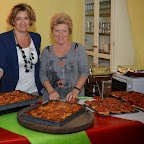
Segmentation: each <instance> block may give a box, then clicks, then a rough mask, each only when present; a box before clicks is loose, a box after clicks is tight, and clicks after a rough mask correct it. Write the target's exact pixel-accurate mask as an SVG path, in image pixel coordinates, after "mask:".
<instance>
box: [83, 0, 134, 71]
mask: <svg viewBox="0 0 144 144" xmlns="http://www.w3.org/2000/svg"><path fill="white" fill-rule="evenodd" d="M84 13H85V14H84V17H85V21H84V25H85V28H84V31H85V32H84V46H85V48H86V51H87V54H88V58H89V62H91V63H96V64H97V65H98V66H100V67H103V66H106V67H110V69H111V70H112V71H116V70H117V66H118V65H132V64H134V56H133V46H132V38H131V31H130V23H129V17H128V11H127V1H126V0H85V10H84Z"/></svg>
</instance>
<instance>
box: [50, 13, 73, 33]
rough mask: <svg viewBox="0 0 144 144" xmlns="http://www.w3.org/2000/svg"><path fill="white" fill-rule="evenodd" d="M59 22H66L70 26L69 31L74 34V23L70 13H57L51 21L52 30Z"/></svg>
mask: <svg viewBox="0 0 144 144" xmlns="http://www.w3.org/2000/svg"><path fill="white" fill-rule="evenodd" d="M58 24H66V25H67V26H68V29H69V33H70V34H72V28H73V24H72V19H71V18H70V16H69V15H67V14H65V13H58V14H55V15H54V16H53V17H52V19H51V23H50V28H51V31H53V29H54V26H56V25H58Z"/></svg>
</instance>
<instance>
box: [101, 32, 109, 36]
mask: <svg viewBox="0 0 144 144" xmlns="http://www.w3.org/2000/svg"><path fill="white" fill-rule="evenodd" d="M99 35H101V36H110V33H99Z"/></svg>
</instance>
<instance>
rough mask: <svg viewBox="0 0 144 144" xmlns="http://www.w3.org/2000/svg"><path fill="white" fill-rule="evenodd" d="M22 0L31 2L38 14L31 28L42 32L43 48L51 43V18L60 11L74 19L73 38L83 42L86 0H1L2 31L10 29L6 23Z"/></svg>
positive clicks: (0, 20)
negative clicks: (9, 15)
mask: <svg viewBox="0 0 144 144" xmlns="http://www.w3.org/2000/svg"><path fill="white" fill-rule="evenodd" d="M20 2H25V3H28V4H30V5H31V6H32V7H33V9H34V11H35V13H36V16H37V22H36V24H35V26H34V27H32V28H31V29H30V30H31V31H35V32H38V33H40V34H41V36H42V46H41V48H42V49H43V48H44V47H45V46H46V45H50V44H51V43H52V41H51V31H50V26H49V24H50V19H51V17H52V16H53V15H54V14H55V13H58V12H65V13H67V14H68V15H70V16H71V18H72V20H73V34H72V40H73V41H75V42H80V43H83V21H84V20H83V3H84V0H0V33H2V32H5V31H7V30H10V29H11V27H9V26H8V25H7V23H6V19H7V16H8V14H9V12H10V10H11V8H12V7H13V6H14V5H15V4H17V3H20Z"/></svg>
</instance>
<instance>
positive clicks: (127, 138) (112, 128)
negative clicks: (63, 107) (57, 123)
mask: <svg viewBox="0 0 144 144" xmlns="http://www.w3.org/2000/svg"><path fill="white" fill-rule="evenodd" d="M84 100H85V99H83V100H80V103H82V102H83V101H84ZM125 116H126V117H124V114H123V115H118V116H117V115H112V116H100V115H98V114H95V119H94V124H93V125H92V126H91V127H89V128H88V129H86V130H83V131H80V132H76V133H71V134H48V133H43V132H38V131H34V130H30V129H27V128H25V127H23V126H21V125H20V124H19V123H18V121H17V112H13V113H9V114H3V115H1V116H0V144H30V143H31V144H48V143H51V144H64V143H65V144H105V143H111V144H115V143H117V144H128V143H133V144H137V143H139V144H143V143H144V138H143V133H144V112H142V111H140V112H138V113H131V114H126V115H125ZM121 117H122V118H121ZM132 117H133V119H132Z"/></svg>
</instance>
